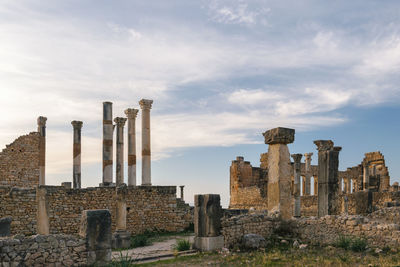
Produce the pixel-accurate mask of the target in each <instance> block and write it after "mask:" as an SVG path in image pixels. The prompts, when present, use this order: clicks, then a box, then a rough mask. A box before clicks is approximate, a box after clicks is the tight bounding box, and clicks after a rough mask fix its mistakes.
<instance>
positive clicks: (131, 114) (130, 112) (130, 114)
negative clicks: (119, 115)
mask: <svg viewBox="0 0 400 267" xmlns="http://www.w3.org/2000/svg"><path fill="white" fill-rule="evenodd" d="M124 112H125V114H126V117H127V118H128V119H135V118H136V117H137V114H138V112H139V110H138V109H135V108H127V109H125V111H124Z"/></svg>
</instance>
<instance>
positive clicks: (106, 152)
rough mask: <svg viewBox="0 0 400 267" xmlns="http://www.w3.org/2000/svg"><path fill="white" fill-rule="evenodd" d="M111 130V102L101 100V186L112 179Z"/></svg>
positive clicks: (112, 127) (109, 183)
mask: <svg viewBox="0 0 400 267" xmlns="http://www.w3.org/2000/svg"><path fill="white" fill-rule="evenodd" d="M113 132H114V126H113V123H112V103H111V102H103V183H102V185H103V186H108V185H111V184H112V181H113V174H112V172H113Z"/></svg>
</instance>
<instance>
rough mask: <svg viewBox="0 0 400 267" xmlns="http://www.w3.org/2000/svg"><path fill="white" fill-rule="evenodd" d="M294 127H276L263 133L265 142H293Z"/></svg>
mask: <svg viewBox="0 0 400 267" xmlns="http://www.w3.org/2000/svg"><path fill="white" fill-rule="evenodd" d="M294 133H295V130H294V129H289V128H283V127H278V128H274V129H271V130H268V131H266V132H265V133H263V136H264V138H265V143H266V144H268V145H273V144H290V143H293V142H294Z"/></svg>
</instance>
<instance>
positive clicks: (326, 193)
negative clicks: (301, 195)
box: [314, 140, 342, 217]
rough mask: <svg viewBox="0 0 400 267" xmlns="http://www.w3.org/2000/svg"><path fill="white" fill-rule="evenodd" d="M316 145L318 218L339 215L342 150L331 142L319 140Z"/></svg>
mask: <svg viewBox="0 0 400 267" xmlns="http://www.w3.org/2000/svg"><path fill="white" fill-rule="evenodd" d="M314 144H316V145H317V147H318V217H323V216H325V215H333V214H338V213H339V207H337V204H338V201H337V200H338V193H339V183H338V180H339V179H338V173H339V170H338V168H339V152H340V150H341V149H342V148H341V147H334V146H333V142H332V141H331V140H317V141H314Z"/></svg>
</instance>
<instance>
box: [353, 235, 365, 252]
mask: <svg viewBox="0 0 400 267" xmlns="http://www.w3.org/2000/svg"><path fill="white" fill-rule="evenodd" d="M367 245H368V243H367V240H366V239H365V238H358V237H357V238H354V240H353V241H352V242H351V247H350V249H351V250H352V251H354V252H363V251H365V250H367Z"/></svg>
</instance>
